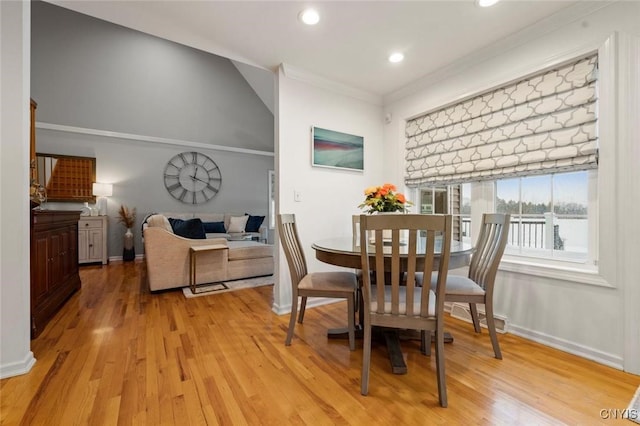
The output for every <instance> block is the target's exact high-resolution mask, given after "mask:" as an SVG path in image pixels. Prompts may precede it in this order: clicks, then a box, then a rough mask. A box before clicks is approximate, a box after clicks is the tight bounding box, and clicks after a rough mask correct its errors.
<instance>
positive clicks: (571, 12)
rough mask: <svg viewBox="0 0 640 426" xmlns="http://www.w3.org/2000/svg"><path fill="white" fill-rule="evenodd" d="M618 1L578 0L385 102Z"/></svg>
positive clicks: (395, 100)
mask: <svg viewBox="0 0 640 426" xmlns="http://www.w3.org/2000/svg"><path fill="white" fill-rule="evenodd" d="M613 3H615V1H614V2H578V3H576V4H574V5H572V6H569V7H566V8H564V9H562V10H561V11H559V12H557V13H555V14H553V15H551V16H549V17H547V18H545V19H543V20H541V21H538V22H536V23H535V24H533V25H530V26H528V27H526V28H524V29H522V30H520V31H518V32H516V33H514V34H512V35H510V36H508V37H505V38H503V39H501V40H500V41H498V42H496V43H493V44H491V45H489V46H487V47H485V48H483V49H478V50H476V51H475V52H474V53H472V54H470V55H467V56H465V57H464V58H461V59H459V60H457V61H454V62H451V63H450V64H448V65H446V66H445V67H442V68H439V69H437V70H436V71H434V72H432V73H430V74H427V75H425V76H424V77H422V78H419V79H418V80H416V81H414V82H412V83H409V84H408V85H406V86H404V87H403V88H401V89H399V90H396V91H394V92H392V93H389V94H387V95H385V96H384V98H383V103H384V105H390V104H392V103H394V102H397V101H399V100H402V99H404V98H406V97H408V96H411V95H414V94H415V93H416V92H419V91H422V90H424V89H426V88H428V87H430V86H433V85H434V84H436V83H437V82H439V81H442V80H444V79H446V78H449V77H451V76H452V75H456V74H459V73H460V72H462V71H463V70H465V69H468V68H470V67H472V66H474V65H476V64H479V63H482V62H485V61H487V60H489V59H491V58H494V57H496V56H499V55H502V54H504V53H505V52H507V51H510V50H513V49H516V48H518V47H520V46H522V45H523V44H525V43H528V42H530V41H531V40H534V39H536V38H539V37H542V36H544V35H547V34H549V33H550V32H553V31H556V30H558V29H560V28H561V27H563V26H566V25H569V24H571V23H573V22H576V21H579V20H581V19H583V18H585V17H586V16H589V15H591V14H593V13H594V12H596V11H598V10H600V9H603V8H605V7H608V6H610V5H611V4H613Z"/></svg>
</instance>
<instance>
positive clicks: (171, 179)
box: [164, 152, 222, 204]
mask: <svg viewBox="0 0 640 426" xmlns="http://www.w3.org/2000/svg"><path fill="white" fill-rule="evenodd" d="M220 185H222V174H221V173H220V168H219V167H218V165H217V164H216V163H215V162H214V161H213V160H212V159H211V158H210V157H209V156H207V155H205V154H203V153H201V152H181V153H180V154H178V155H176V156H175V157H173V158H172V159H171V160H169V162H168V163H167V166H166V167H165V168H164V186H165V188H167V191H169V194H171V196H172V197H173V198H175V199H176V200H178V201H181V202H183V203H187V204H200V203H206V202H207V201H209V200H210V199H212V198H213V197H215V196H216V194H218V191H219V190H220Z"/></svg>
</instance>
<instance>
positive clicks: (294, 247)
mask: <svg viewBox="0 0 640 426" xmlns="http://www.w3.org/2000/svg"><path fill="white" fill-rule="evenodd" d="M280 216H281V219H280V223H281V227H280V229H279V231H280V240H281V241H282V248H283V250H284V255H285V257H286V258H287V263H288V265H289V273H290V274H291V282H292V284H293V285H297V284H298V283H299V282H300V280H301V279H302V278H303V277H304V276H305V275H307V261H306V259H305V256H304V252H303V251H302V245H301V244H300V239H299V237H298V228H297V226H296V222H295V217H294V215H292V214H282V215H280Z"/></svg>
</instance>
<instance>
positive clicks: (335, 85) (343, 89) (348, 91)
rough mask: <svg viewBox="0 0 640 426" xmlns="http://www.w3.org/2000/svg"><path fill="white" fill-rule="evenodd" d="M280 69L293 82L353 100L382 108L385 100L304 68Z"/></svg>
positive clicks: (281, 66)
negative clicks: (299, 82)
mask: <svg viewBox="0 0 640 426" xmlns="http://www.w3.org/2000/svg"><path fill="white" fill-rule="evenodd" d="M280 69H281V70H282V73H283V74H284V76H285V77H287V78H290V79H292V80H297V81H301V82H303V83H307V84H310V85H312V86H316V87H319V88H321V89H326V90H329V91H332V92H335V93H339V94H341V95H345V96H349V97H351V98H355V99H359V100H361V101H365V102H368V103H370V104H373V105H378V106H382V101H383V99H382V96H380V95H375V94H373V93H370V92H367V91H365V90H361V89H356V88H355V87H352V86H348V85H346V84H343V83H339V82H337V81H333V80H329V79H328V78H325V77H321V76H319V75H317V74H314V73H312V72H310V71H307V70H304V69H302V68H296V67H294V66H292V65H289V64H285V63H282V64H280Z"/></svg>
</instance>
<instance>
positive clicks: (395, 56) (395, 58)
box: [389, 52, 404, 64]
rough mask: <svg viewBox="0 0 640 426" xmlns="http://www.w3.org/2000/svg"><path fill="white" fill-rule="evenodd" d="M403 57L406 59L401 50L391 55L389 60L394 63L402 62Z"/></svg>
mask: <svg viewBox="0 0 640 426" xmlns="http://www.w3.org/2000/svg"><path fill="white" fill-rule="evenodd" d="M403 59H404V55H403V54H402V53H400V52H395V53H392V54H391V55H389V62H392V63H394V64H395V63H398V62H402V60H403Z"/></svg>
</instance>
